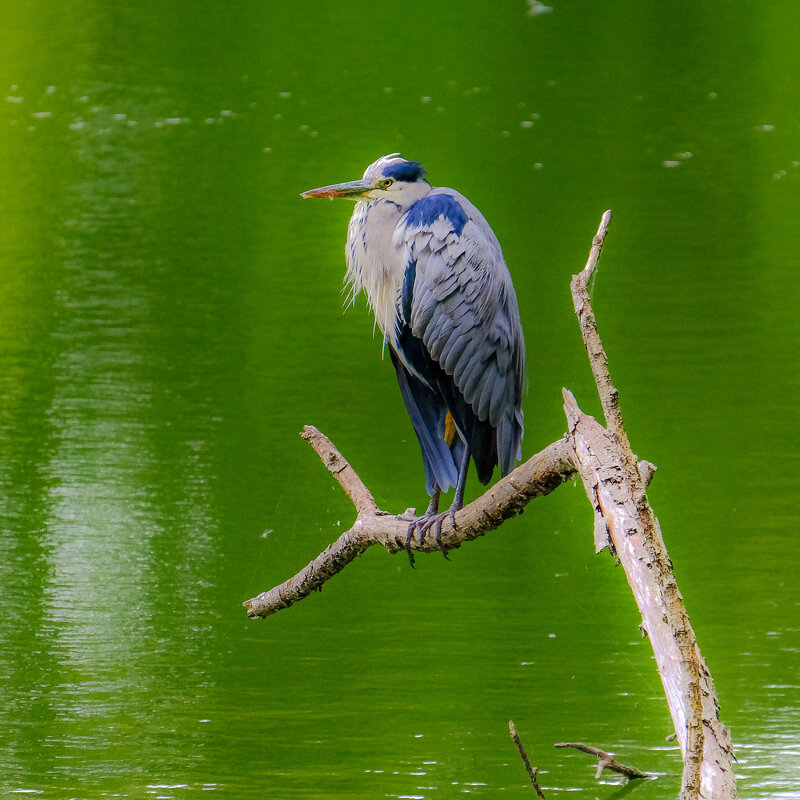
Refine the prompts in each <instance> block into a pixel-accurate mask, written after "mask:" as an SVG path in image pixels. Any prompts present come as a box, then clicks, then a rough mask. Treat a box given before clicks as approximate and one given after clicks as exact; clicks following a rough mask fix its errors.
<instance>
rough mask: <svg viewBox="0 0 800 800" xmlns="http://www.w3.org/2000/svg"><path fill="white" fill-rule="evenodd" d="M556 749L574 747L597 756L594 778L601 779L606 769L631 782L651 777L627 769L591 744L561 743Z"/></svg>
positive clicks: (644, 773)
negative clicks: (635, 779)
mask: <svg viewBox="0 0 800 800" xmlns="http://www.w3.org/2000/svg"><path fill="white" fill-rule="evenodd" d="M555 747H574V748H575V749H576V750H580V751H581V752H583V753H588V754H589V755H590V756H595V758H597V759H598V762H597V773H596V774H595V776H594V777H595V778H599V777H600V775H601V774H602V773H603V770H604V769H610V770H612V771H613V772H619V773H620V774H622V775H624V776H625V777H626V778H629V779H631V780H633V779H634V778H649V777H650V775H648V774H647V773H646V772H642V771H641V770H639V769H636V767H626V766H625V765H624V764H620V763H619V762H618V761H617V760H616V759H615V758H614V756H612V755H611V754H610V753H606V751H605V750H601V749H600V748H599V747H592V746H591V745H590V744H583V743H582V742H560V743H559V744H557V745H555Z"/></svg>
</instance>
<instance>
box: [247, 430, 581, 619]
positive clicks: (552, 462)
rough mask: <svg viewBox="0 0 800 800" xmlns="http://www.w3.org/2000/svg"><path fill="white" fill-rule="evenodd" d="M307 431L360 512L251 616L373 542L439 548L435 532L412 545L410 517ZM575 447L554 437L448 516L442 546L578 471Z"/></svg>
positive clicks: (299, 593)
mask: <svg viewBox="0 0 800 800" xmlns="http://www.w3.org/2000/svg"><path fill="white" fill-rule="evenodd" d="M303 436H304V438H306V439H307V440H308V441H309V442H310V443H311V444H312V446H313V447H314V449H315V450H316V451H317V453H318V454H319V455H320V458H321V459H322V461H323V463H324V464H325V465H326V466H327V467H328V469H330V470H331V472H332V473H333V474H334V477H335V478H336V479H337V480H338V481H339V483H340V484H341V485H342V487H343V488H344V489H345V491H346V492H347V494H348V495H349V497H350V499H351V500H352V501H353V504H354V505H355V506H356V510H357V511H358V516H357V518H356V521H355V524H354V525H353V527H352V528H350V529H349V530H348V531H345V532H344V533H343V534H342V535H341V536H340V537H339V538H338V539H337V540H336V541H335V542H334V543H333V544H331V545H330V546H329V547H328V548H327V549H326V550H325V551H324V552H322V553H320V555H318V556H317V557H316V558H315V559H314V560H313V561H311V562H310V563H309V564H308V565H306V566H305V567H304V568H303V569H302V570H300V572H298V573H297V574H296V575H295V576H294V577H292V578H290V579H289V580H287V581H285V582H284V583H282V584H281V585H280V586H276V587H275V588H274V589H270V590H269V591H267V592H262V593H261V594H260V595H258V596H257V597H253V598H252V599H250V600H247V601H246V602H245V603H243V604H242V605H244V606H245V608H246V609H247V615H248V616H249V617H252V618H256V617H268V616H269V615H271V614H274V613H275V612H277V611H280V610H281V609H284V608H288V607H289V606H291V605H293V604H294V603H296V602H297V601H298V600H302V599H303V598H304V597H308V595H310V594H311V593H312V592H313V591H316V590H319V589H321V588H322V586H323V584H324V583H325V582H326V581H328V580H330V579H331V578H332V577H333V576H334V575H336V574H337V573H338V572H340V571H341V570H342V569H343V568H344V567H345V566H346V565H347V564H349V563H350V562H351V561H353V560H354V559H355V558H357V557H358V556H360V555H361V554H362V553H363V552H364V551H365V550H366V549H367V548H368V547H371V546H372V545H376V544H380V545H383V547H385V548H386V549H387V550H388V551H389V552H390V553H396V552H398V551H400V550H403V551H405V550H406V549H411V550H415V551H422V552H427V553H430V552H434V551H437V550H438V549H439V546H438V544H437V543H436V541H435V540H434V538H433V536H428V537H427V538H425V539H424V541H420V540H419V538H418V537H417V536H415V537H413V538H412V539H411V540H410V541H409V542H408V548H407V547H406V534H407V532H408V526H409V520H408V519H404V518H403V517H402V516H393V515H391V514H386V513H384V512H382V511H378V509H377V506H376V505H375V501H374V500H373V499H372V495H371V494H370V493H369V490H368V489H367V488H366V486H364V484H363V482H362V481H361V479H360V478H359V477H358V475H356V473H355V471H354V470H353V469H352V467H351V466H350V465H349V464H348V463H347V461H346V460H345V459H344V457H343V456H342V455H341V453H339V451H338V450H336V448H335V447H334V446H333V444H332V443H331V442H330V440H329V439H328V438H327V437H326V436H324V435H323V434H322V433H320V432H319V431H318V430H317V429H316V428H312V427H311V426H307V427H306V429H305V431H304V434H303ZM571 451H572V448H571V446H570V444H569V442H568V441H567V439H566V438H564V439H559V440H557V441H555V442H553V443H552V444H551V445H549V446H548V447H546V448H545V449H544V450H542V451H541V452H540V453H537V454H536V455H535V456H532V457H531V458H529V459H528V460H527V461H526V462H525V463H524V464H521V465H520V466H519V467H517V468H516V469H515V470H514V471H513V472H511V473H510V474H508V475H506V477H505V478H503V479H502V480H500V481H498V482H497V483H496V484H495V485H494V486H492V487H491V488H489V489H488V490H487V491H486V492H484V493H483V494H482V495H481V496H480V497H479V498H478V499H477V500H475V501H473V502H472V503H470V504H469V505H467V506H465V507H464V508H462V509H461V510H460V511H459V512H457V513H456V525H457V527H456V528H454V527H453V526H452V524H451V522H450V520H449V518H448V519H446V520H445V522H444V524H443V525H442V544H443V546H444V547H445V548H447V549H448V550H453V549H455V548H457V547H460V546H461V545H462V544H463V543H464V542H468V541H470V540H472V539H476V538H477V537H479V536H483V535H484V534H486V533H488V532H489V531H492V530H495V528H497V527H498V526H500V525H501V524H502V523H503V522H504V521H505V520H507V519H508V518H509V517H513V516H515V515H516V514H520V513H522V510H523V509H524V508H525V506H526V505H527V504H528V503H529V502H530V501H531V500H532V499H533V498H534V497H540V496H542V495H545V494H549V493H550V492H552V491H553V490H554V489H555V488H557V487H558V486H560V485H561V484H562V483H563V482H564V481H566V480H569V479H570V478H571V477H573V476H574V475H575V467H574V466H573V464H572V456H571Z"/></svg>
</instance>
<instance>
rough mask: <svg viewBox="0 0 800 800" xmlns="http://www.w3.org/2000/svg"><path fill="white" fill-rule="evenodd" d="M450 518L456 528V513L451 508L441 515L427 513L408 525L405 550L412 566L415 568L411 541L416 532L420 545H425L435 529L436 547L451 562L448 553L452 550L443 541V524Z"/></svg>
mask: <svg viewBox="0 0 800 800" xmlns="http://www.w3.org/2000/svg"><path fill="white" fill-rule="evenodd" d="M448 515H449V517H450V522H451V523H452V524H453V527H454V528H455V527H456V524H455V511H454V510H453V509H452V508H451V509H448V510H447V511H444V512H441V513H435V514H431V513H426V514H423V515H422V516H419V517H415V518H414V519H413V520H412V521H411V522H410V523H409V525H408V530H407V531H406V538H405V550H406V552H407V553H408V559H409V561H410V562H411V566H412V567H413V566H414V555H413V553H412V550H411V540H412V538H413V537H414V531H417V536H418V538H419V543H420V545H422V544H424V543H425V536H426V535H427V534H428V532H429V531H430V530H431V528H433V538H434V540H435V541H436V545H437V547H438V548H439V550H440V551H441V553H442V555H443V556H444V557H445V558H446V559H447V560H448V561H449V560H450V558H449V557H448V555H447V551H448V550H449V549H450V548H448V547H446V546H445V544H444V542H443V541H442V524H443V523H444V521H445V519H447V517H448Z"/></svg>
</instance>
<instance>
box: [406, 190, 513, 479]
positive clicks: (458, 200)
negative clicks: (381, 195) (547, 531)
mask: <svg viewBox="0 0 800 800" xmlns="http://www.w3.org/2000/svg"><path fill="white" fill-rule="evenodd" d="M394 242H395V245H396V246H398V247H405V248H406V254H407V258H408V260H409V263H413V264H414V267H415V273H414V286H413V292H412V294H411V307H410V314H409V315H408V318H407V323H408V325H409V328H410V333H411V334H412V335H413V336H414V337H416V338H417V339H419V340H421V342H422V343H423V344H424V347H425V349H426V351H427V353H428V355H429V357H430V358H431V359H432V361H433V362H435V363H436V364H438V366H439V367H440V368H441V369H442V370H443V372H444V374H445V375H447V376H449V377H450V379H452V383H453V386H454V389H455V391H457V392H458V394H459V395H460V397H461V399H462V401H463V402H465V403H466V405H467V406H468V407H469V408H471V409H472V412H473V413H474V415H475V417H476V418H477V422H478V423H488V424H489V425H491V426H492V427H493V428H495V429H496V440H495V441H496V444H497V449H496V451H494V453H493V458H494V459H496V460H498V459H499V461H500V465H501V467H502V468H503V471H504V472H506V471H508V469H509V468H510V465H511V466H513V463H514V459H515V458H516V457H517V452H518V450H519V442H520V439H521V438H522V429H523V426H522V412H521V410H520V403H521V400H522V393H523V387H524V382H525V344H524V340H523V336H522V327H521V325H520V320H519V310H518V308H517V300H516V295H515V294H514V288H513V285H512V283H511V276H510V274H509V272H508V268H507V267H506V264H505V261H504V260H503V255H502V251H501V249H500V245H499V243H498V242H497V239H496V238H495V236H494V234H493V233H492V231H491V228H489V226H488V224H487V223H486V221H485V220H484V219H483V217H482V215H481V214H480V212H479V211H478V210H477V209H476V208H475V207H474V206H473V205H472V204H471V203H470V202H469V201H468V200H467V199H466V198H464V197H463V196H461V195H459V194H458V193H457V192H453V191H452V190H450V189H446V190H444V189H435V190H433V191H432V192H431V193H430V194H429V195H427V196H426V197H424V198H423V199H422V200H419V201H418V202H417V203H416V204H415V205H414V206H412V208H411V209H410V210H409V211H408V212H407V213H406V215H405V216H404V217H403V218H402V219H401V220H400V223H399V224H398V226H397V228H396V231H395V236H394ZM457 422H459V424H460V426H461V427H462V428H464V429H466V428H468V427H469V425H467V423H466V421H464V420H458V419H457ZM492 449H493V448H492ZM476 463H477V458H476ZM480 471H481V470H480V466H479V472H480ZM485 471H486V470H485V468H484V473H485Z"/></svg>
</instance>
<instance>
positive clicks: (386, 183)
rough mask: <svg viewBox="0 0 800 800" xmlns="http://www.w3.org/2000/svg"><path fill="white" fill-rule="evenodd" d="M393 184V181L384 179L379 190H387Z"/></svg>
mask: <svg viewBox="0 0 800 800" xmlns="http://www.w3.org/2000/svg"><path fill="white" fill-rule="evenodd" d="M393 183H394V181H393V180H392V179H391V178H386V179H385V180H382V181H381V189H388V188H389V187H390V186H391V185H392V184H393Z"/></svg>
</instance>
